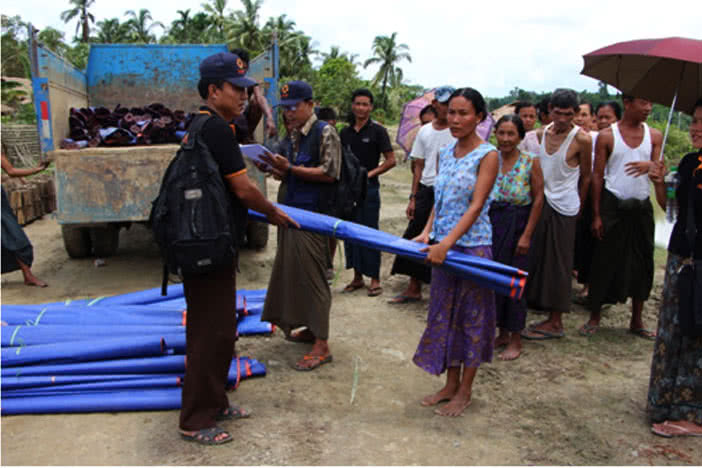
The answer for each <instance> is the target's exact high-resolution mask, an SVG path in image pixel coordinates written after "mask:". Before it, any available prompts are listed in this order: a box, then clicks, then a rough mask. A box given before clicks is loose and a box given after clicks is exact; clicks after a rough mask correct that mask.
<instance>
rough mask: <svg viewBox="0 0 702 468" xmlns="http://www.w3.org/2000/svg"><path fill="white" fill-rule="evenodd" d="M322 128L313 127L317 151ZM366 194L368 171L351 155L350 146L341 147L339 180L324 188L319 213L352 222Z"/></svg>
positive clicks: (318, 126) (319, 126)
mask: <svg viewBox="0 0 702 468" xmlns="http://www.w3.org/2000/svg"><path fill="white" fill-rule="evenodd" d="M323 128H324V126H322V125H316V126H315V132H317V133H316V135H315V138H316V142H317V146H316V148H317V151H319V148H320V145H321V141H322V130H323ZM367 192H368V170H367V169H366V168H365V167H363V166H362V165H361V161H360V160H359V159H358V158H357V157H356V155H355V154H353V151H352V150H351V146H342V147H341V173H340V176H339V180H338V181H336V182H335V183H333V184H328V187H325V190H324V194H323V196H322V197H320V205H321V206H320V210H321V212H322V213H324V214H327V215H329V216H334V217H336V218H339V219H343V220H345V221H353V220H354V219H355V217H356V212H357V211H358V209H359V208H360V207H361V205H363V202H364V201H365V200H366V193H367Z"/></svg>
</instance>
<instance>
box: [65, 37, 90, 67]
mask: <svg viewBox="0 0 702 468" xmlns="http://www.w3.org/2000/svg"><path fill="white" fill-rule="evenodd" d="M89 54H90V44H89V43H87V42H79V43H78V44H76V45H75V46H73V47H71V48H69V49H68V50H66V53H65V57H66V59H67V60H68V61H69V62H71V63H72V64H73V66H74V67H76V68H77V69H79V70H85V69H86V68H88V55H89Z"/></svg>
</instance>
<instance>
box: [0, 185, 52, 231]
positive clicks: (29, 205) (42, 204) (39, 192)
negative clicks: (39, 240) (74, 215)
mask: <svg viewBox="0 0 702 468" xmlns="http://www.w3.org/2000/svg"><path fill="white" fill-rule="evenodd" d="M2 187H3V189H5V192H6V193H7V198H8V200H9V202H10V207H11V208H12V211H13V212H14V214H15V216H16V217H17V221H18V222H19V224H21V225H22V226H24V225H25V224H28V223H31V222H32V221H34V220H35V219H38V218H41V217H42V216H44V215H45V214H48V213H51V212H53V211H54V210H56V188H55V185H54V176H53V174H50V173H44V174H39V175H35V176H33V177H24V182H22V181H21V180H19V179H11V178H6V177H5V176H4V175H3V179H2Z"/></svg>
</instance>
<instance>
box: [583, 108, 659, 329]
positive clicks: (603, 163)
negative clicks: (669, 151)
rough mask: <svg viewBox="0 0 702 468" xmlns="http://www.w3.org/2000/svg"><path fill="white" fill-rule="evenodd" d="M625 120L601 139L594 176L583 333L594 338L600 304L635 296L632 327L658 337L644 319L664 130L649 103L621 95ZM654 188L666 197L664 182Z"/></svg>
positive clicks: (600, 136) (632, 303)
mask: <svg viewBox="0 0 702 468" xmlns="http://www.w3.org/2000/svg"><path fill="white" fill-rule="evenodd" d="M623 101H624V115H623V116H622V119H621V120H620V121H619V122H617V123H614V124H612V126H611V127H609V128H606V129H603V130H602V131H601V132H600V134H599V136H598V137H597V145H596V147H595V168H594V175H593V180H592V202H593V203H592V233H593V235H594V236H595V237H596V238H597V239H598V240H599V242H598V243H597V245H596V247H595V251H594V254H593V258H592V267H591V270H590V291H589V294H588V301H587V302H588V306H589V308H590V320H589V321H588V322H587V323H586V324H585V325H583V326H582V327H581V328H580V334H581V335H584V336H591V335H592V334H593V333H595V332H596V331H597V329H598V327H599V325H600V318H601V317H600V309H601V307H602V304H612V303H617V302H626V300H627V298H629V297H631V298H632V302H631V322H630V323H629V331H630V332H631V333H634V334H636V335H637V336H640V337H642V338H648V339H654V338H655V333H653V332H651V331H649V330H646V328H645V327H644V324H643V321H642V319H641V312H642V310H643V304H644V301H646V300H647V299H648V296H649V293H650V292H651V287H652V286H653V252H654V220H653V207H652V206H651V201H650V200H649V192H650V180H649V177H648V172H649V169H652V168H653V163H654V162H656V161H658V160H659V159H660V153H661V143H662V140H663V136H662V135H661V132H660V131H658V130H656V129H653V128H649V127H648V125H646V119H647V118H648V115H649V113H650V112H651V102H650V101H647V100H645V99H640V98H634V97H631V96H623ZM654 187H655V190H656V192H661V193H660V195H663V196H664V192H665V187H664V185H663V183H662V182H660V181H659V182H655V183H654Z"/></svg>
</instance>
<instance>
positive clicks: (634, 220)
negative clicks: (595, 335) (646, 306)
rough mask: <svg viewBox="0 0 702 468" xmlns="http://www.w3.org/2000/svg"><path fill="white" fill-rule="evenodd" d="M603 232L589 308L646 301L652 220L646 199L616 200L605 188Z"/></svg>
mask: <svg viewBox="0 0 702 468" xmlns="http://www.w3.org/2000/svg"><path fill="white" fill-rule="evenodd" d="M600 216H601V217H602V225H603V229H604V235H603V237H602V240H601V241H600V242H598V243H597V246H596V247H595V252H594V255H593V259H592V268H591V270H590V293H589V295H588V302H589V306H590V309H591V310H594V311H599V309H600V307H602V305H603V304H615V303H617V302H626V300H627V298H629V297H631V298H633V299H637V300H641V301H645V300H647V299H648V296H649V294H650V292H651V287H652V286H653V249H654V232H655V224H654V220H653V206H652V205H651V201H650V200H649V199H648V198H647V199H646V200H636V199H628V200H619V199H618V198H617V197H616V196H614V195H613V194H612V193H611V192H609V191H608V190H606V189H604V190H603V191H602V199H601V201H600Z"/></svg>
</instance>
